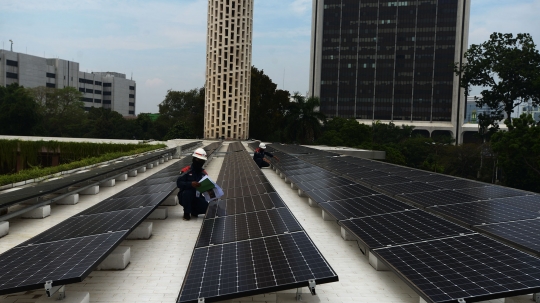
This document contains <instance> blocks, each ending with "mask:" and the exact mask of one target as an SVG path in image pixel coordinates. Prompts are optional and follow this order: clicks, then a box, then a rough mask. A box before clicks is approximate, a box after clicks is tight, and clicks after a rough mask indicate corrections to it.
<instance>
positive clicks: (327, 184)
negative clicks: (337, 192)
mask: <svg viewBox="0 0 540 303" xmlns="http://www.w3.org/2000/svg"><path fill="white" fill-rule="evenodd" d="M353 184H355V183H354V182H352V181H351V180H348V179H345V178H341V177H338V178H330V179H320V180H313V181H306V182H301V183H296V184H295V185H296V186H297V187H298V188H299V189H301V190H303V191H310V190H314V189H322V188H333V187H340V186H344V185H353Z"/></svg>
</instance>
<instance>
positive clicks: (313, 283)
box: [308, 279, 317, 296]
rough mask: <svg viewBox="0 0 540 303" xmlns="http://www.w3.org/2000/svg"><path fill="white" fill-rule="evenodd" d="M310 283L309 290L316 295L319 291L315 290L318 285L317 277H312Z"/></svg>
mask: <svg viewBox="0 0 540 303" xmlns="http://www.w3.org/2000/svg"><path fill="white" fill-rule="evenodd" d="M308 283H309V291H310V292H311V294H312V295H314V296H315V295H317V293H316V292H315V286H316V284H315V279H310V280H309V281H308Z"/></svg>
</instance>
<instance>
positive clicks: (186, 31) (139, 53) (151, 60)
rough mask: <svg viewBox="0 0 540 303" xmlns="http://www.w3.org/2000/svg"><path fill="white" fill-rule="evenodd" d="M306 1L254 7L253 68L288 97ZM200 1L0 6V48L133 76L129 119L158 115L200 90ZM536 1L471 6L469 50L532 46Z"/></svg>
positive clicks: (305, 56)
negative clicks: (496, 42) (502, 36)
mask: <svg viewBox="0 0 540 303" xmlns="http://www.w3.org/2000/svg"><path fill="white" fill-rule="evenodd" d="M311 2H312V1H311V0H255V9H254V10H255V11H254V39H253V65H254V66H256V67H257V68H259V69H263V70H264V71H265V73H266V74H268V75H269V76H270V78H271V79H272V80H273V81H274V82H275V83H277V84H278V87H279V88H283V87H284V88H285V89H287V90H289V91H291V92H294V91H298V92H300V93H302V94H305V93H306V91H307V89H308V80H309V78H308V74H309V55H310V39H311V37H310V35H311ZM206 10H207V0H170V1H168V0H152V1H140V0H130V1H127V0H114V1H105V0H75V1H73V0H69V1H67V0H54V1H51V0H0V42H1V43H2V46H3V47H4V48H5V49H9V39H12V40H13V41H14V45H13V50H14V51H17V52H22V53H25V52H28V54H31V55H36V56H41V57H43V56H45V57H58V58H61V59H66V60H73V61H76V62H79V63H80V67H81V70H83V71H88V72H91V71H115V72H120V73H125V74H127V75H128V78H129V77H131V73H133V79H134V80H136V81H137V114H139V113H141V112H158V107H157V105H158V104H159V103H160V102H161V101H162V100H163V98H164V97H165V95H166V93H167V90H169V89H173V90H190V89H193V88H197V87H202V86H203V85H204V70H205V52H206ZM539 12H540V0H512V1H508V0H504V1H503V0H472V10H471V27H470V43H481V42H483V41H485V40H487V39H488V38H489V34H491V33H492V32H495V31H497V32H504V33H507V32H511V33H514V34H515V33H520V32H528V33H531V34H532V36H533V38H534V39H535V41H536V43H537V44H540V18H539V17H538V13H539Z"/></svg>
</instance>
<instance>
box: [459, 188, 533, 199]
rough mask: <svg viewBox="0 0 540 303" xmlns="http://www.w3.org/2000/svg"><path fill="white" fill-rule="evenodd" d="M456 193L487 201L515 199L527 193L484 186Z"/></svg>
mask: <svg viewBox="0 0 540 303" xmlns="http://www.w3.org/2000/svg"><path fill="white" fill-rule="evenodd" d="M456 191H458V192H462V193H465V194H469V195H471V196H475V197H478V198H480V199H481V200H488V199H497V198H505V197H516V196H526V195H528V194H529V193H527V192H524V191H520V190H516V189H511V188H507V187H502V186H486V187H478V188H466V189H460V190H456Z"/></svg>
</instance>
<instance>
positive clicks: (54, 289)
mask: <svg viewBox="0 0 540 303" xmlns="http://www.w3.org/2000/svg"><path fill="white" fill-rule="evenodd" d="M52 284H53V281H52V280H49V281H46V282H45V292H46V293H47V297H49V298H50V297H52V296H54V294H55V293H58V300H64V299H65V298H66V286H65V285H59V286H53V285H52Z"/></svg>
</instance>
